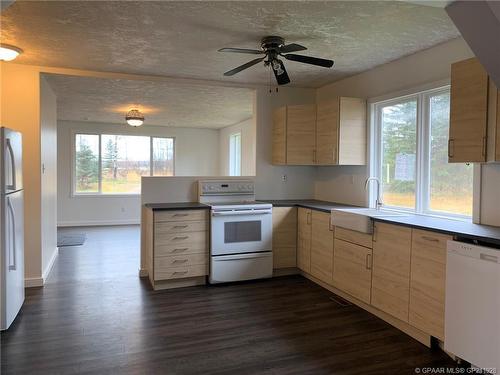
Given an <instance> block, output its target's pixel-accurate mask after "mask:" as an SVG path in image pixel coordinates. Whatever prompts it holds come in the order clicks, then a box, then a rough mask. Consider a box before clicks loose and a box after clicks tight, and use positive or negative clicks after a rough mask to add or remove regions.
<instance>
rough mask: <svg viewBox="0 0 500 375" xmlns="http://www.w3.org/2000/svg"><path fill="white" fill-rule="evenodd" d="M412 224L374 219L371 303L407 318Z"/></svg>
mask: <svg viewBox="0 0 500 375" xmlns="http://www.w3.org/2000/svg"><path fill="white" fill-rule="evenodd" d="M410 254H411V228H406V227H402V226H398V225H391V224H384V223H379V222H377V223H375V226H374V234H373V269H372V296H371V303H372V305H373V306H375V307H376V308H378V309H380V310H382V311H384V312H386V313H388V314H390V315H392V316H394V317H396V318H398V319H400V320H402V321H405V322H408V308H409V299H410Z"/></svg>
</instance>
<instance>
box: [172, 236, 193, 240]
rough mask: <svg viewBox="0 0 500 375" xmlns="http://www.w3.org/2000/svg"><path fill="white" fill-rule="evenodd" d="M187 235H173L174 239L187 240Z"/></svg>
mask: <svg viewBox="0 0 500 375" xmlns="http://www.w3.org/2000/svg"><path fill="white" fill-rule="evenodd" d="M188 238H189V237H188V236H180V237H174V238H173V239H174V240H187V239H188Z"/></svg>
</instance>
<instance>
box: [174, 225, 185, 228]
mask: <svg viewBox="0 0 500 375" xmlns="http://www.w3.org/2000/svg"><path fill="white" fill-rule="evenodd" d="M187 227H188V226H187V225H176V226H174V228H187Z"/></svg>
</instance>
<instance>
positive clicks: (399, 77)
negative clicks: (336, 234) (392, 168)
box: [315, 38, 473, 205]
mask: <svg viewBox="0 0 500 375" xmlns="http://www.w3.org/2000/svg"><path fill="white" fill-rule="evenodd" d="M472 56H473V54H472V52H471V51H470V49H469V47H468V46H467V44H466V43H465V41H464V40H463V39H461V38H458V39H454V40H452V41H450V42H447V43H443V44H440V45H438V46H435V47H433V48H430V49H427V50H424V51H420V52H417V53H415V54H413V55H410V56H407V57H404V58H402V59H399V60H396V61H393V62H390V63H388V64H384V65H381V66H379V67H377V68H374V69H372V70H369V71H367V72H364V73H361V74H358V75H355V76H352V77H349V78H346V79H343V80H341V81H338V82H335V83H333V84H330V85H326V86H324V87H321V88H320V89H318V90H317V93H316V94H317V100H318V101H321V100H327V99H328V98H331V97H334V96H337V95H342V96H353V97H360V98H365V99H372V98H376V97H380V96H383V95H387V94H393V93H397V92H401V91H404V90H409V89H413V88H416V87H420V86H423V85H426V84H430V83H433V82H437V81H442V80H446V79H449V77H450V65H451V64H452V63H453V62H456V61H460V60H464V59H466V58H469V57H472ZM367 176H368V168H367V167H364V166H361V167H353V166H345V167H321V168H318V170H317V174H316V183H315V198H316V199H323V200H329V201H335V202H342V203H350V204H355V205H366V204H367V197H366V192H365V188H364V182H365V180H366V178H367Z"/></svg>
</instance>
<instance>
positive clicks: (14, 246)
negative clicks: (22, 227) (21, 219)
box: [7, 197, 17, 271]
mask: <svg viewBox="0 0 500 375" xmlns="http://www.w3.org/2000/svg"><path fill="white" fill-rule="evenodd" d="M7 207H8V208H9V214H10V219H11V220H12V249H11V252H12V259H13V260H14V262H13V263H12V264H10V259H11V258H10V254H11V252H9V270H11V271H15V270H16V269H17V261H16V217H15V214H14V209H13V208H12V203H11V202H10V198H9V197H7Z"/></svg>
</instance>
